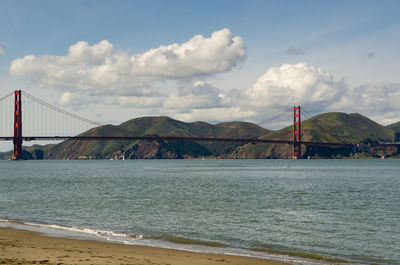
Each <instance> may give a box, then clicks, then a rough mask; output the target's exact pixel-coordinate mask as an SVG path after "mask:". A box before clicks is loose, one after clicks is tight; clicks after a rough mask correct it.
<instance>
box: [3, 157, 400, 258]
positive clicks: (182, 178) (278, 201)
mask: <svg viewBox="0 0 400 265" xmlns="http://www.w3.org/2000/svg"><path fill="white" fill-rule="evenodd" d="M0 219H1V221H0V226H2V227H17V228H25V229H31V230H36V231H41V232H45V233H49V234H53V235H60V236H72V237H80V238H92V239H98V240H109V241H115V242H123V243H126V244H140V245H151V246H161V247H169V248H177V249H187V250H192V251H205V252H215V253H231V254H237V255H250V256H257V257H265V258H274V259H278V260H285V261H288V262H290V263H292V264H326V263H328V264H331V263H334V261H335V259H337V261H339V259H342V260H349V261H355V262H356V263H360V264H400V161H399V160H297V161H296V160H129V161H128V160H125V161H117V160H114V161H99V160H97V161H96V160H87V161H0ZM324 257H326V258H331V259H330V260H329V259H328V260H325V261H324ZM308 258H316V259H308Z"/></svg>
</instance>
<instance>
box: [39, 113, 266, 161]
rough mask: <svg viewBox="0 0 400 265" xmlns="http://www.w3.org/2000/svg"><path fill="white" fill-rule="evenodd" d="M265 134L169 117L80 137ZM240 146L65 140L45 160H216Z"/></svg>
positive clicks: (245, 126) (243, 125) (238, 125)
mask: <svg viewBox="0 0 400 265" xmlns="http://www.w3.org/2000/svg"><path fill="white" fill-rule="evenodd" d="M268 132H269V131H268V130H266V129H263V128H261V127H259V126H257V125H255V124H252V123H248V122H229V123H221V124H217V125H212V124H209V123H206V122H192V123H186V122H181V121H178V120H174V119H171V118H169V117H143V118H137V119H132V120H129V121H127V122H124V123H122V124H120V125H118V126H112V125H105V126H102V127H98V128H93V129H91V130H89V131H87V132H85V133H83V134H81V136H144V135H157V136H186V137H235V138H250V137H259V136H261V135H263V134H266V133H268ZM239 145H240V144H233V143H206V142H203V143H196V142H173V141H170V142H163V141H157V142H147V141H74V140H69V141H65V142H63V143H60V144H58V145H54V146H52V147H50V148H48V149H47V150H46V152H45V155H44V157H45V158H51V159H63V158H79V157H88V158H89V157H92V158H114V157H115V156H117V157H122V156H125V158H185V157H201V156H219V155H222V154H224V153H227V152H230V151H232V150H234V149H235V148H236V147H237V146H239Z"/></svg>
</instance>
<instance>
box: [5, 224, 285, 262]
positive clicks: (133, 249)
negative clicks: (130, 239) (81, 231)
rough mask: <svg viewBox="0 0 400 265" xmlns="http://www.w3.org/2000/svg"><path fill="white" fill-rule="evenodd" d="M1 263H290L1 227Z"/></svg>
mask: <svg viewBox="0 0 400 265" xmlns="http://www.w3.org/2000/svg"><path fill="white" fill-rule="evenodd" d="M0 251H1V256H0V264H35V263H36V264H60V265H61V264H99V265H101V264H133V265H139V264H149V265H151V264H154V265H155V264H164V265H167V264H169V265H188V264H191V265H196V264H199V265H200V264H204V265H217V264H224V265H237V264H247V265H285V264H286V265H287V264H289V263H283V262H279V261H273V260H267V259H261V258H253V257H244V256H234V255H226V254H212V253H197V252H192V251H185V250H174V249H165V248H158V247H150V246H137V245H126V244H120V243H112V242H101V241H94V240H86V239H85V240H83V239H70V238H60V237H52V236H48V235H44V234H41V233H39V232H32V231H27V230H20V229H15V228H1V227H0Z"/></svg>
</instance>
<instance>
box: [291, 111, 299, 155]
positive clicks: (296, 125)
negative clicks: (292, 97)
mask: <svg viewBox="0 0 400 265" xmlns="http://www.w3.org/2000/svg"><path fill="white" fill-rule="evenodd" d="M293 159H301V117H300V106H294V107H293Z"/></svg>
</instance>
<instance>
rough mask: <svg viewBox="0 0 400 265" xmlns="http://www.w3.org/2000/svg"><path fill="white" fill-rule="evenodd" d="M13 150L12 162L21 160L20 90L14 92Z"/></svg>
mask: <svg viewBox="0 0 400 265" xmlns="http://www.w3.org/2000/svg"><path fill="white" fill-rule="evenodd" d="M13 144H14V148H13V155H12V160H20V159H23V156H22V105H21V90H16V91H15V101H14V140H13Z"/></svg>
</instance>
